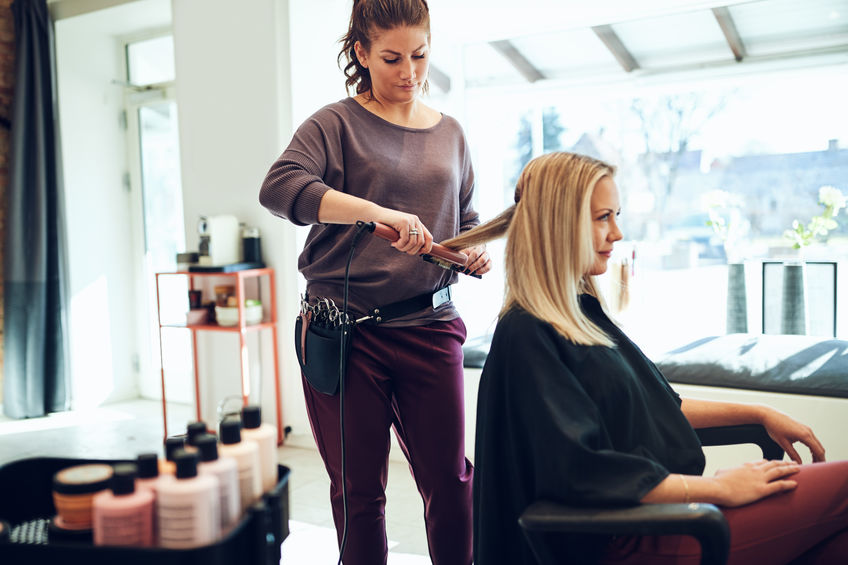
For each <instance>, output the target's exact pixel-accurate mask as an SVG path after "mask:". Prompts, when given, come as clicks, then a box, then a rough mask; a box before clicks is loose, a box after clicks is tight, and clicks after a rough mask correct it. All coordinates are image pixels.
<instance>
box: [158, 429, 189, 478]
mask: <svg viewBox="0 0 848 565" xmlns="http://www.w3.org/2000/svg"><path fill="white" fill-rule="evenodd" d="M180 449H185V438H184V437H180V436H175V437H169V438H166V439H165V459H164V460H160V461H159V473H161V474H163V475H164V474H167V475H173V474H174V473H176V470H177V466H176V464H175V463H174V453H176V452H177V450H180Z"/></svg>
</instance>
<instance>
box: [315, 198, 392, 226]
mask: <svg viewBox="0 0 848 565" xmlns="http://www.w3.org/2000/svg"><path fill="white" fill-rule="evenodd" d="M384 210H385V209H384V208H383V207H381V206H378V205H377V204H374V203H373V202H370V201H368V200H365V199H364V198H359V197H357V196H351V195H350V194H345V193H344V192H339V191H338V190H328V191H327V192H325V193H324V196H323V197H321V204H320V206H319V207H318V221H319V222H321V223H322V224H355V223H356V222H357V221H359V220H362V221H364V222H372V221H379V219H380V216H381V212H383V211H384Z"/></svg>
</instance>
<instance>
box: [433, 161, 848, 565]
mask: <svg viewBox="0 0 848 565" xmlns="http://www.w3.org/2000/svg"><path fill="white" fill-rule="evenodd" d="M613 173H614V170H613V167H611V166H610V165H607V164H605V163H602V162H600V161H597V160H595V159H592V158H589V157H585V156H581V155H574V154H569V153H552V154H548V155H544V156H541V157H539V158H537V159H534V160H533V161H531V162H530V163H529V164H528V165H527V167H526V168H525V169H524V171H523V172H522V174H521V177H520V178H519V180H518V184H517V186H516V190H515V201H516V204H515V205H514V206H513V207H511V208H510V209H508V210H507V211H506V212H504V213H503V214H501V216H499V217H498V218H496V219H495V220H492V221H491V222H489V223H487V224H484V225H481V226H478V227H477V228H475V229H472V230H471V231H468V232H466V233H465V234H463V235H461V236H459V237H457V238H454V239H453V240H449V241H448V242H446V244H448V245H449V246H451V247H453V248H454V249H465V248H468V247H471V246H474V245H478V244H481V243H484V242H486V241H489V240H492V239H494V238H496V237H499V236H501V235H503V234H506V237H507V243H506V278H507V280H506V289H507V290H506V297H505V301H504V306H503V309H502V310H501V313H500V318H499V321H498V325H497V329H496V330H495V334H494V338H493V341H492V346H491V350H490V353H489V356H488V359H487V361H486V365H485V367H484V368H483V374H482V378H481V381H480V391H479V400H478V409H477V410H478V411H477V440H476V454H475V466H476V470H475V475H474V536H475V539H474V557H475V563H476V564H477V565H495V564H498V565H499V564H504V563H509V564H510V565H520V564H528V565H529V564H532V563H534V559H533V556H532V553H531V552H530V549H529V547H528V546H527V545H526V543H525V541H524V539H523V537H522V534H521V532H520V530H519V525H518V517H519V515H520V514H521V512H522V511H523V510H524V509H525V508H526V507H527V506H528V505H529V504H530V503H531V502H533V501H534V500H536V499H539V498H545V499H551V500H555V501H560V502H562V503H565V504H571V505H592V506H597V505H626V504H637V503H640V502H642V503H659V502H687V501H693V502H710V503H714V504H717V505H719V507H720V508H721V509H722V511H723V513H724V514H725V516H726V518H727V521H728V523H729V526H730V530H731V549H730V552H731V555H730V562H731V563H746V564H750V563H757V564H763V563H788V562H790V561H793V560H795V561H794V562H796V563H845V562H848V561H846V560H848V462H846V461H840V462H835V463H821V462H822V461H824V449H823V448H822V446H821V444H820V443H819V441H818V440H817V439H816V436H815V435H814V434H813V432H812V431H811V430H810V429H809V428H808V427H807V426H804V425H802V424H800V423H798V422H796V421H795V420H793V419H792V418H790V417H788V416H786V415H785V414H782V413H780V412H778V411H776V410H773V409H771V408H769V407H766V406H761V405H744V404H734V403H725V402H710V401H703V400H694V399H689V398H686V399H681V398H680V397H679V396H678V395H677V394H676V393H675V392H674V390H672V388H671V386H670V385H669V383H668V382H667V381H666V379H665V378H664V377H663V375H662V374H661V373H660V372H659V371H658V370H657V368H656V367H655V366H654V364H653V363H651V361H650V360H649V359H648V358H647V357H645V355H644V354H643V353H642V352H641V351H640V350H639V348H638V347H637V346H636V345H635V344H633V342H631V341H630V340H629V339H628V338H627V336H626V335H624V333H623V332H622V331H621V329H619V328H618V327H617V326H616V325H615V323H613V322H612V321H611V320H610V318H609V317H608V316H607V314H606V312H605V308H604V304H603V301H602V300H601V296H600V294H599V292H598V287H597V285H596V283H595V279H594V277H595V276H596V275H600V274H602V273H603V272H605V271H606V269H607V263H608V261H609V258H610V254H611V252H612V250H613V246H614V245H615V242H616V241H618V240H620V239H621V238H622V234H621V232H620V230H619V228H618V224H617V217H618V214H619V212H620V204H619V195H618V190H617V188H616V185H615V182H614V181H613ZM746 423H760V424H763V425H764V426H765V428H766V429H767V430H768V432H769V434H770V435H771V436H772V438H774V439H775V440H776V441H777V443H779V444H780V446H781V447H783V448H784V450H785V451H786V452H787V453H788V454H789V456H790V457H791V459H792V460H791V461H757V462H752V463H747V464H745V465H742V466H740V467H737V468H733V469H729V470H726V471H721V472H719V473H717V474H716V476H714V477H704V476H702V472H703V470H704V454H703V452H702V449H701V445H700V443H699V441H698V438H697V436H696V435H695V432H694V431H693V427H708V426H721V425H733V424H746ZM798 442H800V443H802V444H804V445H806V447H807V448H808V449H809V450H810V452H811V454H812V460H813V461H814V462H816V463H814V464H805V465H801V464H800V463H801V458H800V457H799V455H798V453H797V452H796V450H795V448H794V447H793V446H794V444H796V443H798ZM559 549H560V551H561V552H562V557H563V563H580V562H601V563H613V562H614V563H650V564H662V563H698V562H699V558H700V547H699V545H698V543H697V542H696V541H695V540H694V539H693V538H689V537H684V536H662V537H660V536H656V537H651V536H645V537H623V538H622V537H616V538H613V539H607V538H597V537H591V536H579V537H578V536H575V537H573V538H570V539H569V538H566V540H565V541H564V543H563V544H562V547H560V548H559Z"/></svg>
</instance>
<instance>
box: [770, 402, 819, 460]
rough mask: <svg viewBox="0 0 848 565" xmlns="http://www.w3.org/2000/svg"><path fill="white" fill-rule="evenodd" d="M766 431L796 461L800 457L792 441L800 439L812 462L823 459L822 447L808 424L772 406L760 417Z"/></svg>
mask: <svg viewBox="0 0 848 565" xmlns="http://www.w3.org/2000/svg"><path fill="white" fill-rule="evenodd" d="M762 424H763V426H765V428H766V431H767V432H768V434H769V435H770V436H771V438H772V439H773V440H774V441H776V442H777V444H778V445H779V446H780V447H782V448H783V451H785V452H786V453H787V454H788V455H789V457H790V458H791V459H792V460H793V461H795V462H796V463H800V462H801V457H800V456H799V455H798V452H797V451H795V448H794V447H793V445H792V444H793V443H795V442H796V441H800V442H801V443H803V444H804V445H806V446H807V447H808V448H809V449H810V453H811V454H812V456H813V462H818V461H824V447H823V446H822V444H821V442H819V439H818V438H817V437H816V434H814V433H813V430H812V429H811V428H810V427H809V426H805V425H804V424H802V423H800V422H797V421H795V420H793V419H792V418H790V417H789V416H787V415H786V414H784V413H783V412H780V411H778V410H775V409H774V408H768V409H767V410H766V411H765V413H764V415H763V418H762Z"/></svg>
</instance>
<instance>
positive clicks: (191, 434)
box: [184, 420, 209, 451]
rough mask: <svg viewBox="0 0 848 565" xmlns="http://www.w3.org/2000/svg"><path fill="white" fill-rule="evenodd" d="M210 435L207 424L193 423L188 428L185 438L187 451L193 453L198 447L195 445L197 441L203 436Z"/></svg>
mask: <svg viewBox="0 0 848 565" xmlns="http://www.w3.org/2000/svg"><path fill="white" fill-rule="evenodd" d="M207 433H209V430H208V429H207V428H206V422H201V421H199V420H198V421H197V422H191V423H190V424H189V425H188V426H186V437H185V448H184V449H185V450H186V451H193V450H194V449H195V448H196V447H197V446H195V445H194V442H195V440H197V438H198V437H200V436H202V435H203V434H207Z"/></svg>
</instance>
